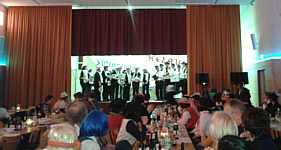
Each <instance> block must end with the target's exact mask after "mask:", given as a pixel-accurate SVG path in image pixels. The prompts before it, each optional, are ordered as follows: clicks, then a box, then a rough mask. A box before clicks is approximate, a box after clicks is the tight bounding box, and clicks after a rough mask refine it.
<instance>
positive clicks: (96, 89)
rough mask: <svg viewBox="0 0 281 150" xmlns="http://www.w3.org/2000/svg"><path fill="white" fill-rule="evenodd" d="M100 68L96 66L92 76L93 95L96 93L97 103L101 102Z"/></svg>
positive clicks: (101, 78) (101, 81)
mask: <svg viewBox="0 0 281 150" xmlns="http://www.w3.org/2000/svg"><path fill="white" fill-rule="evenodd" d="M101 73H102V72H101V66H100V65H97V66H96V73H95V75H94V93H96V95H97V97H96V98H97V101H101V92H100V90H101V87H102V84H103V77H102V74H101Z"/></svg>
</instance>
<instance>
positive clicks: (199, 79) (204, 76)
mask: <svg viewBox="0 0 281 150" xmlns="http://www.w3.org/2000/svg"><path fill="white" fill-rule="evenodd" d="M196 83H197V84H200V85H202V86H207V85H209V74H208V73H197V74H196Z"/></svg>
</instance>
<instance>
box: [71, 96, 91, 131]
mask: <svg viewBox="0 0 281 150" xmlns="http://www.w3.org/2000/svg"><path fill="white" fill-rule="evenodd" d="M87 114H88V109H87V106H86V105H85V104H84V103H82V102H79V101H78V102H74V103H71V104H70V105H69V106H68V108H67V110H66V119H67V120H68V121H69V122H70V123H71V124H72V125H73V126H74V128H75V129H76V131H77V135H79V131H80V124H81V123H82V121H83V119H84V118H85V117H86V116H87Z"/></svg>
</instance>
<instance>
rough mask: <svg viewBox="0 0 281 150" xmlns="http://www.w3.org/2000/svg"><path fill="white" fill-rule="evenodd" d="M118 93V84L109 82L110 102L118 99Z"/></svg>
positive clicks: (113, 81)
mask: <svg viewBox="0 0 281 150" xmlns="http://www.w3.org/2000/svg"><path fill="white" fill-rule="evenodd" d="M118 92H119V84H118V82H117V80H112V82H111V100H115V99H116V98H118Z"/></svg>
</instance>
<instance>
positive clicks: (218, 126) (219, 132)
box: [201, 111, 238, 149]
mask: <svg viewBox="0 0 281 150" xmlns="http://www.w3.org/2000/svg"><path fill="white" fill-rule="evenodd" d="M225 135H235V136H237V135H238V127H237V124H236V122H235V120H234V119H233V118H232V117H231V116H230V115H229V114H227V113H225V112H223V111H217V112H215V113H214V115H213V117H212V119H211V123H210V126H209V135H208V138H206V137H204V136H203V137H202V141H201V142H204V140H207V139H208V140H209V139H211V141H212V142H210V145H209V146H208V147H207V148H205V149H217V143H218V141H219V140H220V139H221V138H222V137H223V136H225Z"/></svg>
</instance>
